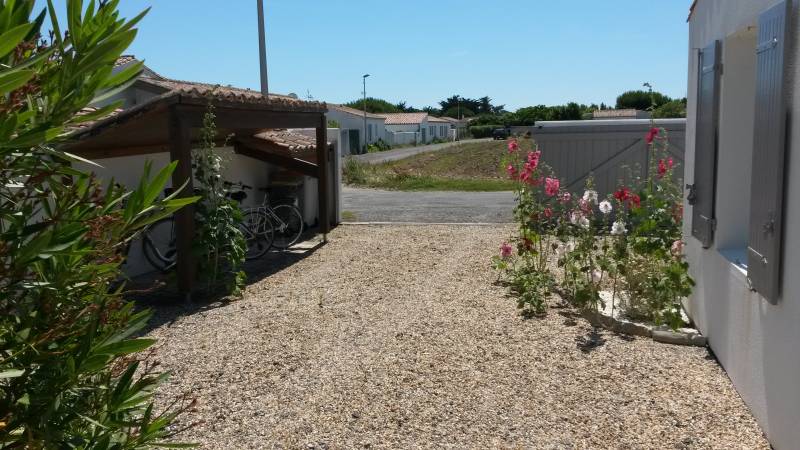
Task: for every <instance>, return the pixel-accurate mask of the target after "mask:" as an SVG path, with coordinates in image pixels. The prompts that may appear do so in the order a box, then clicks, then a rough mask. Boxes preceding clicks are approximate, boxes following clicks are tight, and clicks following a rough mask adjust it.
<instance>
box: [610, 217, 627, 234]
mask: <svg viewBox="0 0 800 450" xmlns="http://www.w3.org/2000/svg"><path fill="white" fill-rule="evenodd" d="M627 232H628V230H627V229H626V228H625V222H621V221H619V220H618V221H616V222H614V224H613V225H611V234H613V235H614V236H619V235H622V234H625V233H627Z"/></svg>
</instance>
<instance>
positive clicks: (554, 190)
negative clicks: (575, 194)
mask: <svg viewBox="0 0 800 450" xmlns="http://www.w3.org/2000/svg"><path fill="white" fill-rule="evenodd" d="M560 187H561V182H560V181H558V178H550V177H547V178H545V179H544V193H545V194H547V196H548V197H553V196H555V195H558V190H559V188H560Z"/></svg>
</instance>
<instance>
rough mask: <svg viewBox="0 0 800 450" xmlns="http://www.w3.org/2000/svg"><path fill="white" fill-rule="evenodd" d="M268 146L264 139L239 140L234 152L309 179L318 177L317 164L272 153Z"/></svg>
mask: <svg viewBox="0 0 800 450" xmlns="http://www.w3.org/2000/svg"><path fill="white" fill-rule="evenodd" d="M258 141H262V142H258ZM268 145H269V143H267V142H263V140H262V139H257V138H238V139H236V142H235V143H234V146H233V151H234V152H236V153H238V154H240V155H244V156H247V157H249V158H254V159H257V160H259V161H264V162H267V163H270V164H274V165H276V166H279V167H283V168H285V169H289V170H292V171H295V172H298V173H301V174H303V175H306V176H309V177H314V178H316V177H317V175H318V172H317V165H316V164H314V163H311V162H308V161H304V160H302V159H298V158H292V157H291V156H286V155H282V154H280V153H276V152H274V151H270V150H269V149H267V148H266V146H268Z"/></svg>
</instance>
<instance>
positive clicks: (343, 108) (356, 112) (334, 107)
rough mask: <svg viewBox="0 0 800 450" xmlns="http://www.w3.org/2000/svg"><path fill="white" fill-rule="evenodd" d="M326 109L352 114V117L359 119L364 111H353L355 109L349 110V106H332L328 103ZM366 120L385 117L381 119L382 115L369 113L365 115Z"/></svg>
mask: <svg viewBox="0 0 800 450" xmlns="http://www.w3.org/2000/svg"><path fill="white" fill-rule="evenodd" d="M328 109H336V110H339V111H342V112H345V113H348V114H353V115H356V116H359V117H364V111H362V110H359V109H355V108H351V107H349V106H344V105H334V104H330V103H329V104H328ZM367 118H368V119H385V117H383V116H382V115H379V114H373V113H370V112H368V113H367Z"/></svg>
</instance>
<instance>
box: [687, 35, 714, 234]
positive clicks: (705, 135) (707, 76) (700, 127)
mask: <svg viewBox="0 0 800 450" xmlns="http://www.w3.org/2000/svg"><path fill="white" fill-rule="evenodd" d="M721 53H722V52H721V51H720V42H719V41H715V42H714V43H713V44H711V45H709V46H708V47H706V48H704V49H703V50H702V51H701V52H700V60H699V64H698V91H697V127H696V136H695V147H694V151H695V156H694V185H692V186H690V191H689V203H690V204H692V205H693V209H692V236H694V237H696V238H697V239H698V240H700V242H702V243H703V247H704V248H708V247H710V246H711V243H712V242H713V241H714V228H715V220H714V200H715V197H716V193H715V191H716V185H717V126H718V123H719V120H718V117H719V85H720V83H719V78H720V73H721V68H722V66H721V64H720V56H721Z"/></svg>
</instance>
